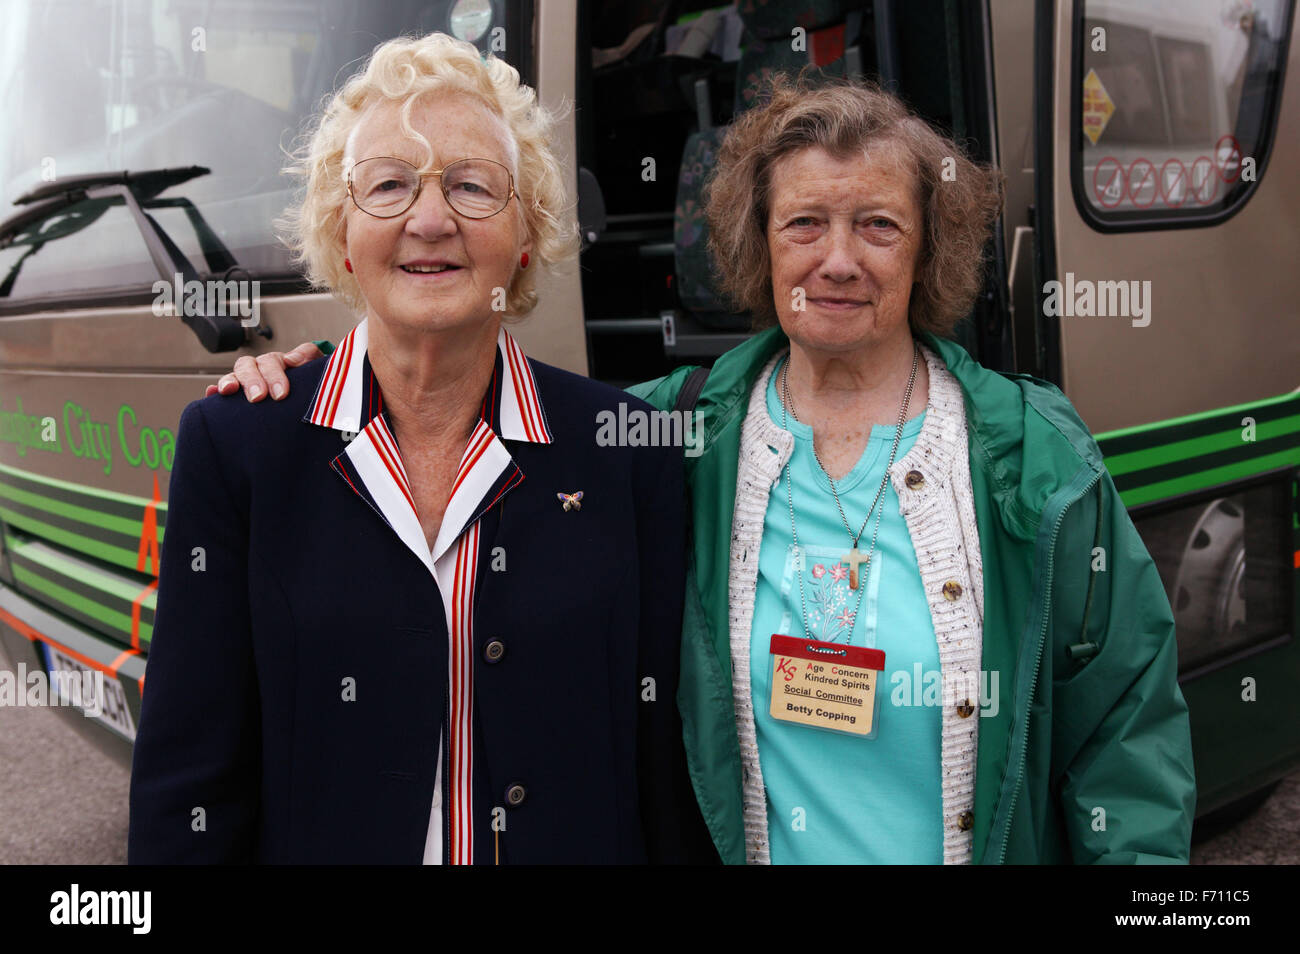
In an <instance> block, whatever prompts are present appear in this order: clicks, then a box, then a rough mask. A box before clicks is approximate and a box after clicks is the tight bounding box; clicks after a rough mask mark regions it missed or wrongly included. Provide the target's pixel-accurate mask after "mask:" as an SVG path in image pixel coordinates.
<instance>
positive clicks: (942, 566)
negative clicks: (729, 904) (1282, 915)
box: [222, 75, 1196, 864]
mask: <svg viewBox="0 0 1300 954" xmlns="http://www.w3.org/2000/svg"><path fill="white" fill-rule="evenodd" d="M767 93H768V95H767V98H766V101H765V102H764V103H763V104H761V105H759V106H757V107H756V108H753V109H751V110H749V111H747V112H746V113H744V114H743V115H742V116H740V117H739V118H738V119H737V120H736V121H735V122H733V123H732V125H731V127H730V129H729V130H728V132H727V135H726V138H725V140H724V142H723V144H722V147H721V149H720V150H719V153H718V158H717V164H716V168H715V171H714V175H713V177H712V179H711V180H710V183H709V186H708V190H707V194H706V198H707V202H708V220H709V227H710V239H709V241H710V247H711V251H712V254H713V257H714V260H715V264H716V271H717V274H718V276H719V283H720V286H721V288H722V290H723V291H724V292H725V293H726V294H727V295H728V296H729V297H730V298H731V300H732V301H733V302H734V304H735V306H736V307H737V308H738V309H745V310H748V311H750V312H751V313H752V314H753V315H754V319H755V324H756V328H757V329H758V332H759V333H758V334H756V335H755V336H754V337H752V338H751V339H750V340H748V341H747V342H746V343H744V344H742V345H740V346H738V347H736V348H734V349H733V350H731V351H729V352H728V353H727V354H724V355H723V356H721V357H720V358H719V359H718V360H717V362H716V363H715V364H714V366H713V368H712V370H711V371H710V372H708V376H707V379H706V380H705V381H704V383H703V385H702V386H701V385H700V384H699V378H700V377H701V376H703V375H704V374H705V372H704V370H703V369H693V368H680V369H678V370H677V371H675V372H673V373H672V374H671V375H669V376H668V377H666V378H662V379H659V380H657V381H652V382H648V383H646V384H643V385H638V386H636V387H634V388H632V389H631V390H632V392H633V393H634V394H637V395H639V396H642V397H644V398H645V399H646V400H648V401H649V402H650V403H651V404H653V405H655V406H656V407H658V408H660V409H668V408H671V407H674V406H676V405H678V404H679V403H680V400H679V399H680V396H681V394H682V393H683V391H684V390H685V388H686V386H687V384H688V382H690V383H692V384H693V389H697V390H696V393H697V394H698V397H697V398H696V400H695V404H694V407H695V409H696V411H697V412H698V413H699V414H700V415H701V419H702V422H703V428H704V432H705V444H704V447H703V450H702V452H701V453H699V454H698V456H692V457H690V458H689V459H688V460H687V461H686V480H687V492H688V497H689V501H688V507H689V511H690V516H691V526H692V533H693V540H692V542H691V547H690V555H689V559H688V571H687V582H686V594H685V606H684V624H683V631H682V670H681V689H680V692H679V697H678V702H679V705H680V708H681V713H682V719H683V727H684V732H685V742H686V749H687V756H688V760H689V767H690V775H691V780H692V783H693V786H694V790H695V793H696V796H697V798H698V800H699V806H700V809H701V810H702V813H703V817H704V820H705V822H706V823H707V826H708V828H709V831H710V833H711V835H712V839H713V843H714V845H715V846H716V848H717V850H718V852H719V854H720V856H721V858H722V860H724V861H726V862H729V863H744V862H749V863H760V864H761V863H769V862H771V863H799V862H852V863H926V864H938V863H993V864H997V863H1003V862H1007V863H1093V862H1109V863H1117V862H1118V863H1136V862H1163V863H1170V862H1173V863H1178V862H1183V863H1185V862H1186V861H1187V860H1188V853H1189V843H1190V835H1191V822H1192V817H1193V813H1194V808H1195V800H1196V791H1195V775H1194V772H1193V769H1192V759H1191V740H1190V730H1189V724H1188V717H1187V707H1186V704H1185V702H1184V700H1183V697H1182V694H1181V693H1180V691H1179V688H1178V683H1177V658H1176V654H1177V648H1176V644H1175V640H1174V629H1173V616H1172V613H1171V611H1170V608H1169V603H1168V600H1167V598H1166V596H1165V592H1164V588H1163V586H1162V585H1161V581H1160V578H1159V576H1158V575H1157V573H1156V569H1155V566H1154V563H1153V561H1152V560H1151V557H1150V555H1149V554H1148V553H1147V551H1146V549H1145V548H1144V546H1143V545H1142V542H1141V539H1140V538H1139V537H1138V534H1137V532H1136V530H1135V529H1134V527H1133V523H1132V521H1131V520H1130V519H1129V516H1128V513H1127V510H1126V509H1125V507H1124V505H1123V503H1122V501H1121V500H1120V498H1119V495H1118V493H1117V492H1116V489H1115V485H1114V483H1113V482H1112V481H1111V479H1110V477H1109V475H1108V474H1107V473H1106V470H1105V467H1104V465H1103V462H1102V459H1101V454H1100V452H1099V450H1098V448H1097V445H1096V443H1095V442H1094V441H1093V439H1092V438H1091V436H1090V435H1089V433H1088V429H1087V427H1086V426H1085V425H1084V424H1083V422H1082V421H1081V420H1080V419H1079V417H1078V414H1077V413H1076V412H1075V410H1074V408H1073V407H1072V406H1071V404H1070V403H1069V401H1068V400H1067V399H1066V398H1065V396H1064V395H1063V394H1061V392H1060V391H1059V390H1057V389H1056V388H1055V387H1054V386H1052V385H1051V384H1049V383H1047V382H1045V381H1041V380H1038V379H1036V378H1032V377H1030V376H1028V375H1020V374H999V373H994V372H992V371H989V370H987V369H985V368H983V367H981V366H980V365H979V364H978V363H977V362H975V361H974V360H973V359H972V358H971V357H970V356H969V355H968V354H967V353H966V352H965V351H964V350H963V349H962V348H961V347H960V346H959V345H958V344H956V343H955V342H954V341H952V340H951V335H952V333H953V330H954V328H955V326H956V324H957V323H958V321H960V320H961V319H962V318H963V317H964V316H965V315H966V314H967V313H968V312H969V311H970V309H971V306H972V305H973V303H974V299H975V296H976V295H977V294H978V292H979V290H980V288H981V286H982V281H983V268H984V260H983V250H984V248H985V246H986V244H987V242H988V240H989V236H990V232H991V229H992V227H993V223H994V221H995V219H996V216H997V213H998V210H999V208H1000V204H1001V181H1000V176H999V174H998V173H997V172H996V170H993V169H990V168H988V167H984V166H981V165H979V164H976V163H974V162H972V161H970V160H969V159H967V158H966V157H965V156H964V155H963V154H962V151H961V149H960V148H959V147H958V146H957V145H956V144H955V143H953V142H952V141H950V140H948V139H945V138H944V137H942V136H941V135H939V134H938V133H936V132H935V131H934V130H933V129H931V128H930V127H929V126H928V125H927V124H926V123H925V122H923V121H922V120H920V119H918V118H917V117H916V116H914V115H912V114H911V113H910V112H909V111H908V110H907V108H906V107H905V106H904V105H903V104H902V103H901V102H900V101H899V100H898V99H897V98H896V97H894V96H892V95H890V94H888V93H885V92H883V91H882V90H880V89H879V88H878V87H875V86H872V85H869V84H860V83H847V82H839V83H832V84H829V85H820V86H818V85H814V84H812V83H811V82H810V81H809V80H808V79H807V78H806V77H804V78H800V79H799V80H798V81H791V80H789V79H787V78H786V77H783V76H780V75H778V76H777V77H776V78H775V79H774V81H773V83H772V88H771V89H770V90H769V91H767ZM241 360H242V359H241ZM237 371H238V372H239V373H238V374H237V375H236V377H238V379H239V381H240V382H241V383H243V384H244V385H245V386H246V387H247V386H248V385H249V384H251V383H256V382H257V381H259V380H261V376H260V375H256V374H255V373H254V371H253V368H252V367H251V362H250V363H249V364H246V365H245V366H244V367H242V368H237ZM234 381H235V378H233V377H232V378H230V379H228V380H227V379H223V382H222V387H223V389H225V388H227V387H229V386H230V385H233V384H234ZM692 450H693V451H699V448H693V449H692Z"/></svg>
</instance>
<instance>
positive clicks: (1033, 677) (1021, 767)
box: [998, 471, 1103, 864]
mask: <svg viewBox="0 0 1300 954" xmlns="http://www.w3.org/2000/svg"><path fill="white" fill-rule="evenodd" d="M1102 473H1103V472H1102V471H1098V472H1097V473H1095V474H1093V476H1092V480H1090V481H1088V484H1087V486H1085V487H1084V488H1083V490H1081V491H1080V492H1079V495H1078V496H1077V497H1075V498H1074V499H1073V500H1071V501H1070V502H1069V503H1068V504H1066V505H1065V506H1064V507H1062V508H1061V512H1060V513H1059V514H1058V515H1057V517H1056V523H1055V524H1053V526H1052V539H1051V544H1050V546H1048V548H1047V579H1046V586H1045V596H1044V598H1045V599H1046V600H1047V601H1048V603H1049V604H1050V602H1051V599H1052V582H1053V578H1054V576H1055V574H1056V538H1057V536H1058V535H1059V534H1060V532H1061V524H1062V523H1063V522H1064V521H1065V515H1066V514H1067V513H1069V512H1070V508H1071V507H1073V506H1074V505H1075V504H1076V503H1078V502H1079V501H1080V500H1082V499H1083V498H1084V497H1086V496H1087V495H1088V494H1089V493H1090V492H1091V491H1092V488H1093V487H1094V486H1096V484H1097V482H1098V481H1099V480H1101V475H1102ZM1099 506H1100V505H1099ZM1049 619H1050V613H1048V612H1044V613H1043V626H1042V629H1041V630H1039V633H1038V652H1037V653H1035V654H1034V668H1033V671H1032V673H1031V674H1030V677H1029V702H1030V704H1031V705H1032V704H1033V701H1034V691H1035V690H1036V689H1037V688H1038V670H1039V667H1040V666H1041V665H1042V661H1043V644H1044V643H1045V642H1046V640H1047V624H1048V621H1049ZM1028 748H1029V715H1028V713H1027V712H1026V714H1025V731H1024V734H1023V736H1022V738H1021V741H1020V759H1019V762H1018V763H1017V765H1016V784H1015V787H1014V788H1012V790H1011V803H1010V805H1008V806H1007V823H1006V831H1005V832H1004V833H1003V835H1002V848H1001V850H1000V851H999V852H998V864H1003V863H1004V862H1005V860H1006V857H1007V843H1008V842H1009V841H1010V840H1011V816H1012V815H1014V814H1015V811H1016V801H1017V800H1018V799H1019V797H1020V786H1021V785H1022V784H1023V783H1024V780H1025V778H1024V775H1025V757H1026V750H1027V749H1028Z"/></svg>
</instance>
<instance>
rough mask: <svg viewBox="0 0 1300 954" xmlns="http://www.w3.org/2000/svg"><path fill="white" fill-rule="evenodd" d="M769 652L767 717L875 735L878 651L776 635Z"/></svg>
mask: <svg viewBox="0 0 1300 954" xmlns="http://www.w3.org/2000/svg"><path fill="white" fill-rule="evenodd" d="M771 653H772V700H771V705H770V707H769V709H768V713H769V714H770V715H771V716H772V718H773V719H779V720H780V721H782V722H794V723H797V724H799V725H807V726H812V727H813V728H815V729H828V730H830V731H831V732H845V733H848V734H849V735H856V736H860V737H861V738H864V739H874V738H875V737H876V728H877V723H878V722H879V718H878V717H879V715H880V694H879V693H878V692H877V691H876V682H877V679H878V678H879V675H880V673H881V672H883V671H884V668H885V653H884V650H880V649H867V648H865V647H863V646H845V645H843V644H842V643H824V642H821V641H819V640H816V639H796V638H795V637H793V636H782V635H780V634H776V635H773V637H772V644H771Z"/></svg>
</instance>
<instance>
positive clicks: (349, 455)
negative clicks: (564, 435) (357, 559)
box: [303, 319, 553, 576]
mask: <svg viewBox="0 0 1300 954" xmlns="http://www.w3.org/2000/svg"><path fill="white" fill-rule="evenodd" d="M367 321H368V319H366V320H363V321H362V322H361V323H360V324H358V325H357V326H356V327H355V328H353V329H352V331H350V332H349V333H348V334H347V336H346V337H345V338H344V339H343V341H342V343H340V345H339V347H338V348H337V349H336V350H335V351H334V353H333V354H332V355H330V358H329V361H328V362H327V363H326V366H325V372H324V374H322V376H321V380H320V383H319V384H318V385H317V388H316V396H315V398H314V399H313V400H312V403H311V405H310V406H309V407H308V409H307V413H306V414H304V415H303V420H304V421H306V422H308V423H311V424H315V425H318V426H323V427H329V428H333V429H334V430H337V431H341V432H343V438H344V439H345V440H347V439H348V433H347V432H350V431H355V430H357V429H358V428H359V431H358V433H357V434H356V436H355V437H353V438H352V439H351V440H350V442H349V443H348V445H347V447H346V448H344V450H343V452H342V453H340V454H339V455H338V456H336V457H335V458H334V459H333V460H332V461H331V462H330V466H331V468H332V469H333V470H334V471H335V472H336V473H337V474H339V476H340V477H342V479H343V480H345V481H346V482H347V484H348V486H349V487H350V488H351V489H352V491H353V493H355V494H356V495H357V496H358V497H360V498H361V499H362V500H363V501H365V503H366V504H368V505H369V506H370V507H371V508H372V509H373V510H374V511H375V512H376V513H377V514H378V515H379V516H380V517H381V518H382V519H383V520H384V522H385V523H387V524H388V526H389V527H391V528H392V530H393V532H394V533H396V534H397V536H398V537H399V538H400V539H401V541H402V542H403V543H404V544H405V545H406V547H407V548H408V549H409V550H410V551H411V552H412V553H414V554H415V555H416V556H417V557H419V559H420V561H421V562H422V563H424V565H425V566H426V567H428V568H429V571H430V572H431V573H434V575H435V576H436V572H435V565H436V564H437V562H438V560H439V559H441V558H442V556H443V555H444V554H446V553H447V552H448V551H449V550H450V549H451V548H452V546H453V545H454V544H455V542H456V541H457V540H458V539H459V538H460V537H461V535H462V534H463V533H464V532H465V531H466V530H467V529H468V528H469V527H471V526H473V524H474V523H475V522H476V521H477V520H478V519H479V517H481V516H482V515H483V513H484V512H485V511H487V510H488V509H489V508H491V507H492V506H494V505H495V504H496V503H497V502H498V501H500V500H501V498H502V497H504V496H505V495H506V494H507V493H509V492H510V491H511V490H513V489H514V488H515V487H517V486H519V484H520V483H522V482H523V480H524V472H523V471H522V470H521V469H520V468H519V465H518V464H517V463H516V462H515V460H514V458H513V457H512V456H511V454H510V451H509V450H508V449H507V447H506V445H505V443H504V440H516V441H526V442H529V443H538V444H549V443H551V442H552V439H553V438H552V435H551V431H550V427H549V426H548V424H547V421H546V414H545V411H544V410H543V408H542V403H541V396H540V394H539V393H538V390H537V382H536V380H535V378H534V377H533V373H532V369H531V367H529V364H528V359H527V358H526V357H525V355H524V353H523V351H522V350H521V349H520V347H519V345H518V344H517V343H516V342H515V340H514V339H513V338H512V337H511V336H510V335H509V333H507V332H506V330H505V329H504V328H502V329H501V330H500V331H499V333H498V335H497V355H496V363H495V366H494V368H493V374H492V380H491V382H490V383H489V386H488V388H487V393H486V394H485V395H484V398H483V406H482V408H481V414H480V419H479V421H478V424H477V425H476V426H475V428H474V431H473V433H472V434H471V435H470V439H469V441H468V443H467V444H466V446H465V451H464V453H463V454H462V455H461V460H460V465H459V467H458V468H457V471H456V478H455V481H454V483H453V485H452V490H451V494H450V497H449V499H448V502H447V509H446V511H445V512H444V514H443V518H442V524H441V526H440V527H439V529H438V537H437V539H436V540H435V542H434V546H433V549H432V550H430V549H429V547H428V545H427V543H426V541H425V537H424V529H423V528H422V527H421V526H420V519H419V514H418V512H417V510H416V507H415V499H414V496H413V494H412V492H411V485H410V481H409V480H408V478H407V475H406V468H405V466H404V465H403V462H402V455H401V452H400V450H399V449H398V446H397V440H396V439H395V438H394V436H393V433H392V431H391V430H390V428H389V427H388V421H387V418H386V416H385V415H384V413H383V393H382V391H381V389H380V387H379V385H378V382H377V381H376V380H375V377H374V372H373V370H372V369H371V367H370V362H369V359H368V358H367V356H366V345H367V340H368V334H367ZM360 422H366V423H365V424H364V426H362V424H361V423H360ZM503 438H504V440H503Z"/></svg>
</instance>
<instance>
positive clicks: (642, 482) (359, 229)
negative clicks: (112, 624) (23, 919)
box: [129, 34, 711, 864]
mask: <svg viewBox="0 0 1300 954" xmlns="http://www.w3.org/2000/svg"><path fill="white" fill-rule="evenodd" d="M552 122H553V119H552V117H551V116H550V115H549V114H548V113H547V112H546V110H544V109H543V108H541V107H540V106H539V105H538V104H537V102H536V98H535V95H534V93H533V91H532V90H531V89H529V88H528V87H526V86H521V85H520V83H519V75H518V73H517V71H516V70H514V69H513V68H512V67H510V66H509V65H507V64H506V63H504V62H502V61H500V60H497V59H495V58H493V57H490V56H489V57H486V58H483V57H481V56H480V54H479V52H478V51H477V50H476V49H475V48H474V47H473V46H471V45H470V44H467V43H462V42H459V41H456V40H453V39H451V38H449V37H446V36H443V35H440V34H434V35H431V36H427V37H424V38H420V39H399V40H393V41H390V42H388V43H385V44H383V45H381V46H380V47H378V48H377V49H376V50H375V51H374V53H373V55H372V56H371V58H370V60H369V61H368V62H367V64H366V65H365V67H364V68H363V69H362V70H361V71H360V72H359V73H358V74H357V75H355V76H354V77H352V78H351V79H350V80H349V81H348V82H347V83H346V85H344V86H343V88H342V89H341V90H340V91H339V92H338V93H337V95H335V96H334V97H333V99H332V101H331V102H330V103H329V104H328V106H327V108H326V109H325V110H324V113H323V115H322V116H321V117H320V118H319V120H318V122H317V124H316V126H315V129H314V131H313V133H312V136H311V138H310V143H309V145H308V146H307V147H306V150H305V154H304V155H303V157H302V162H301V164H300V165H299V166H298V167H297V171H298V172H300V173H301V174H302V175H303V176H304V177H305V179H306V190H305V194H304V198H303V201H302V203H301V205H300V206H299V207H298V208H296V209H295V210H293V213H292V215H291V216H290V218H289V222H288V224H289V226H290V228H291V241H292V242H293V244H294V245H295V247H296V249H297V251H298V253H299V255H300V258H301V260H302V261H303V263H304V264H305V266H306V271H307V274H308V276H309V277H310V278H311V279H312V281H314V282H315V283H316V284H318V285H320V286H323V287H326V288H328V289H330V290H331V291H333V292H334V293H335V294H336V295H337V296H338V297H340V298H341V299H343V300H344V301H346V302H348V303H350V304H352V305H353V306H355V308H356V309H357V311H358V312H359V313H360V314H361V315H364V317H363V318H362V320H361V321H360V323H359V324H358V325H357V326H356V327H355V328H354V329H353V330H352V331H351V332H350V333H349V334H348V335H347V336H346V338H345V339H344V340H343V341H342V343H341V344H340V346H339V347H338V349H337V350H335V351H334V353H333V354H332V355H331V356H330V357H329V359H328V360H318V361H313V362H310V363H306V364H303V365H302V366H301V367H297V368H294V369H293V370H291V371H290V373H289V376H288V379H287V381H286V382H285V384H286V385H287V384H288V383H289V382H292V385H293V395H292V397H291V398H290V397H286V398H285V399H284V400H282V401H279V402H277V403H275V404H273V405H271V406H272V408H273V410H270V411H261V410H258V409H256V408H254V407H250V406H248V405H247V404H245V402H243V401H227V400H223V399H222V398H220V397H209V398H207V399H205V400H202V401H197V402H195V403H193V404H191V405H190V406H189V407H188V408H186V410H185V413H184V416H183V417H182V420H181V425H180V434H179V441H178V448H177V454H176V464H175V468H174V470H173V474H172V483H171V495H170V499H169V507H170V518H169V520H168V525H167V539H166V541H165V543H164V545H163V551H162V568H161V573H160V580H159V590H158V606H157V621H156V624H155V627H154V636H153V643H152V646H151V650H150V655H149V665H148V689H147V690H146V691H145V693H144V702H143V709H142V714H141V724H140V729H139V735H138V738H137V740H136V744H135V755H134V764H133V769H132V779H131V818H130V835H129V858H130V861H132V862H133V863H138V862H144V863H157V862H251V861H257V862H298V863H301V862H308V863H311V862H321V863H334V862H347V863H357V862H370V863H373V862H379V863H419V862H421V861H423V862H424V863H426V864H430V863H431V864H438V863H453V864H462V863H487V864H491V863H504V862H513V863H520V862H524V863H528V862H533V863H535V862H642V861H647V860H649V861H672V860H690V859H691V858H692V857H694V856H693V855H692V854H691V851H692V843H691V842H690V841H689V837H690V835H691V833H692V831H698V833H699V834H700V835H701V836H702V837H701V839H700V840H699V841H698V842H697V844H702V845H703V846H704V849H705V850H706V851H709V852H710V853H711V849H709V847H708V840H707V836H704V835H703V829H702V827H698V810H697V809H696V807H695V801H694V798H693V797H692V795H691V790H690V786H689V781H688V780H687V776H686V770H685V761H684V753H683V751H682V742H681V728H680V722H679V720H678V716H677V712H676V709H675V706H674V702H673V700H674V695H675V689H676V681H677V665H678V639H677V634H678V633H679V632H680V626H681V594H682V573H683V559H684V541H683V529H682V527H683V509H682V499H683V498H682V461H681V457H680V454H679V453H678V452H677V451H675V450H673V449H667V448H664V449H661V448H597V447H596V446H595V442H594V440H593V435H594V430H593V423H592V422H593V421H595V420H596V419H597V417H598V415H600V414H601V413H602V412H603V411H606V410H613V409H615V408H617V407H618V405H619V404H620V403H627V402H629V401H630V399H629V398H628V396H627V395H626V394H625V393H623V392H621V391H618V390H616V389H613V388H610V387H607V386H604V385H601V384H598V383H596V382H593V381H590V380H587V379H585V378H582V377H579V376H577V375H573V374H569V373H567V372H564V371H561V370H559V369H556V368H552V367H548V366H546V365H544V364H541V363H539V362H535V361H532V360H531V359H529V358H528V357H526V356H525V355H524V353H523V352H522V351H521V350H520V348H519V346H518V344H516V343H515V341H514V339H513V338H512V337H511V335H510V333H509V332H508V331H507V330H506V328H505V327H504V322H505V321H506V320H508V319H513V318H517V317H520V316H522V315H524V314H526V313H527V312H528V311H529V310H530V309H531V308H532V307H533V305H534V304H535V302H536V299H537V295H536V292H535V291H534V276H535V274H536V272H537V270H538V268H539V267H544V266H547V265H551V264H555V263H559V262H562V261H564V260H566V259H568V258H570V257H571V256H572V255H573V254H574V251H575V242H574V235H575V229H574V226H573V221H572V215H571V213H570V211H569V210H568V209H566V208H565V207H564V201H565V199H564V191H563V187H562V184H561V176H560V168H559V165H558V163H557V161H556V158H555V156H554V155H553V154H552V153H551V151H550V147H549V145H548V141H549V139H550V137H551V134H552V133H551V128H552ZM281 396H282V395H281ZM631 403H633V404H635V405H637V406H640V407H642V408H644V409H647V410H648V409H649V408H648V406H647V405H644V404H642V403H641V402H637V401H635V400H631ZM693 822H694V824H695V826H696V827H695V828H693V827H692V823H693Z"/></svg>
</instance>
